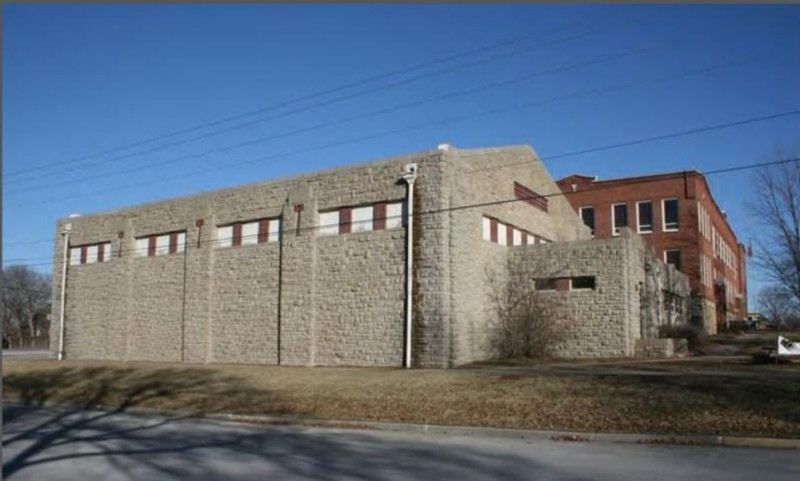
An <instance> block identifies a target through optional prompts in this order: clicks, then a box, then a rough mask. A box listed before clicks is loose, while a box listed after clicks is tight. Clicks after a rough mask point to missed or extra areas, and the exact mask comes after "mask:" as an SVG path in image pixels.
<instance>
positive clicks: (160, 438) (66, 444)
mask: <svg viewBox="0 0 800 481" xmlns="http://www.w3.org/2000/svg"><path fill="white" fill-rule="evenodd" d="M3 417H4V433H3V445H4V447H3V457H4V462H5V464H4V473H5V475H6V476H7V477H9V478H11V479H14V480H20V481H22V480H37V481H48V480H53V481H55V480H76V479H80V480H85V481H91V480H98V481H99V480H103V481H114V480H128V479H131V480H132V479H147V480H179V479H180V480H185V479H191V480H259V481H263V480H266V479H269V480H270V481H272V480H283V479H293V480H294V479H297V480H344V479H347V480H373V479H374V480H383V479H390V480H410V479H421V480H440V479H442V480H444V479H456V480H459V481H469V480H478V479H481V480H484V479H502V480H508V481H517V480H537V481H548V480H552V481H556V480H569V481H584V480H608V481H611V480H613V481H626V480H631V481H633V480H635V481H640V480H644V479H658V480H659V481H662V480H693V479H697V480H703V481H707V480H710V479H724V480H726V481H737V480H742V481H744V480H752V479H764V480H766V479H769V480H771V481H783V480H786V481H789V480H791V481H796V480H798V479H800V456H798V453H797V451H780V450H758V449H734V448H711V447H685V446H643V445H624V444H606V443H599V442H595V443H571V442H553V441H549V440H519V439H497V438H495V439H492V438H481V437H457V436H444V435H425V434H405V433H386V432H374V431H373V432H370V431H358V430H345V429H335V430H334V429H316V428H289V427H267V426H251V425H241V424H234V423H220V422H211V421H197V420H186V419H183V420H182V419H169V418H164V417H140V416H131V415H126V414H105V413H99V412H87V411H81V412H73V413H67V412H63V411H51V410H39V409H30V408H15V407H11V408H10V409H9V408H6V410H4V412H3Z"/></svg>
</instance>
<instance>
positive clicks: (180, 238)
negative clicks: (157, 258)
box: [176, 232, 186, 254]
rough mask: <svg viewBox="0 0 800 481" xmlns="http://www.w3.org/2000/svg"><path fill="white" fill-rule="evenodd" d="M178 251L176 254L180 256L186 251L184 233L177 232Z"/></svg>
mask: <svg viewBox="0 0 800 481" xmlns="http://www.w3.org/2000/svg"><path fill="white" fill-rule="evenodd" d="M177 242H178V250H177V251H176V254H181V253H183V252H184V251H186V232H178V240H177Z"/></svg>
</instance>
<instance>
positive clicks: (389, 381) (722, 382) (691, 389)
mask: <svg viewBox="0 0 800 481" xmlns="http://www.w3.org/2000/svg"><path fill="white" fill-rule="evenodd" d="M3 364H4V366H3V368H4V377H3V396H4V398H5V399H8V400H16V401H21V402H24V403H27V404H32V405H36V404H41V403H43V402H57V403H68V404H72V405H75V404H78V405H81V406H86V407H90V406H99V405H102V406H106V407H120V408H123V409H124V408H127V407H130V406H144V407H155V408H169V409H187V410H193V411H199V412H232V413H241V414H271V415H275V414H283V415H298V416H304V417H309V418H319V419H341V420H371V421H387V422H410V423H430V424H445V425H446V424H451V425H473V426H494V427H511V428H531V429H558V430H588V431H606V432H652V433H671V434H728V435H753V436H769V437H795V438H800V382H798V381H796V380H791V381H787V379H786V378H785V377H782V378H778V377H776V376H770V375H769V372H765V373H763V375H762V374H758V375H755V376H747V377H741V378H738V377H737V378H731V377H714V376H708V375H705V376H694V375H692V374H691V372H687V373H684V374H683V375H680V376H642V375H634V374H632V375H613V376H612V375H606V374H603V373H602V372H598V374H597V375H596V376H594V375H591V376H585V375H583V376H569V375H553V374H547V375H544V374H541V373H538V374H537V373H535V372H533V371H532V372H529V373H526V372H524V371H523V372H520V373H517V372H502V371H501V370H497V369H495V370H492V369H450V370H412V371H406V370H401V369H377V368H291V367H274V366H241V365H186V364H172V363H121V362H99V361H61V362H57V361H44V360H9V359H6V360H5V362H4V363H3Z"/></svg>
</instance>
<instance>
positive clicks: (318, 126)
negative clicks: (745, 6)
mask: <svg viewBox="0 0 800 481" xmlns="http://www.w3.org/2000/svg"><path fill="white" fill-rule="evenodd" d="M681 42H682V41H681V40H678V41H672V42H666V43H664V44H659V45H653V46H647V47H639V48H634V49H628V50H625V51H622V52H618V53H615V54H612V55H601V56H598V57H595V58H593V59H591V60H588V61H584V62H578V63H571V64H566V65H562V66H559V67H556V68H552V69H548V70H543V71H538V72H535V73H531V74H527V75H522V76H517V77H513V78H511V79H506V80H503V81H495V82H489V83H484V84H481V85H478V86H476V87H470V88H468V89H463V90H459V91H455V92H450V93H447V94H443V95H437V96H433V97H428V98H424V99H421V100H416V101H413V102H409V103H405V104H399V105H395V106H392V107H387V108H383V109H378V110H375V111H371V112H368V113H365V114H359V115H355V116H351V117H346V118H343V119H338V120H332V121H327V122H322V123H319V124H316V125H312V126H309V127H303V128H299V129H294V130H290V131H286V132H281V133H278V134H275V135H270V136H267V137H261V138H257V139H251V140H246V141H243V142H237V143H234V144H229V145H226V146H222V147H218V148H215V149H211V150H205V151H202V152H197V153H192V154H188V155H182V156H179V157H174V158H172V159H167V160H161V161H155V162H149V163H145V164H140V165H136V166H133V167H130V168H125V169H121V170H115V171H113V172H107V173H103V174H96V175H88V176H84V177H79V178H77V179H68V180H64V181H61V182H56V183H51V184H43V185H40V186H35V187H24V189H25V190H24V191H21V193H23V194H29V193H33V192H36V191H39V190H42V189H52V188H54V187H60V186H62V185H73V184H75V183H78V182H83V181H89V180H96V179H100V178H108V177H115V176H118V175H125V174H129V173H133V172H139V171H142V170H147V169H150V168H155V167H162V166H164V165H169V164H175V163H179V162H182V161H184V160H190V159H196V158H199V157H204V156H207V155H210V154H217V153H222V152H228V151H231V150H235V149H238V148H242V147H247V146H251V145H255V144H259V143H263V142H267V141H269V140H274V139H278V138H283V137H288V136H292V135H296V134H299V133H307V132H311V131H315V130H320V129H323V128H326V127H331V126H338V125H341V124H344V123H349V122H353V121H356V120H363V119H366V118H370V117H376V116H379V115H384V114H387V113H391V112H397V111H400V110H404V109H409V108H412V107H416V106H420V105H427V104H430V103H432V102H437V101H441V100H447V99H452V98H455V97H459V96H464V95H469V94H473V93H475V92H479V91H482V90H488V89H492V88H498V87H505V86H508V85H513V84H516V83H520V82H523V81H528V80H533V79H535V78H539V77H543V76H545V75H551V74H560V73H562V72H568V71H570V70H574V69H578V68H582V67H587V66H592V65H599V64H603V63H607V62H612V61H616V60H619V59H621V58H625V57H628V56H631V55H635V54H639V53H645V52H652V51H654V50H658V49H662V48H667V47H669V46H671V45H674V44H677V43H681ZM750 61H752V60H747V62H750ZM739 63H741V62H739ZM730 65H731V63H730V62H727V63H724V64H722V66H723V67H728V66H730ZM114 159H115V158H112V159H109V160H114ZM104 162H106V161H104ZM98 163H99V162H98ZM42 177H45V176H42ZM23 180H30V179H23ZM13 183H14V181H11V182H8V183H7V184H13Z"/></svg>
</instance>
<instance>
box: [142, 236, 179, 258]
mask: <svg viewBox="0 0 800 481" xmlns="http://www.w3.org/2000/svg"><path fill="white" fill-rule="evenodd" d="M184 250H186V232H185V231H184V232H167V233H165V234H155V235H149V236H144V237H137V238H136V250H135V253H136V255H137V256H139V257H154V256H163V255H168V254H177V253H181V252H183V251H184Z"/></svg>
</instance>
